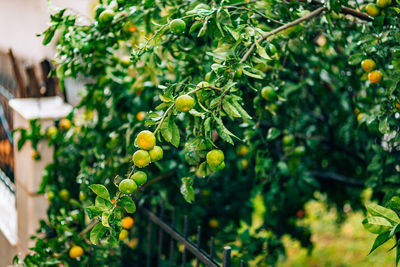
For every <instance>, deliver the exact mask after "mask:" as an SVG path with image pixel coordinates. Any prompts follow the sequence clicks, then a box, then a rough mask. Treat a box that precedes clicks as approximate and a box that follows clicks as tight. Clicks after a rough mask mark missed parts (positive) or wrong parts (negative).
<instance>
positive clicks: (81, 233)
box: [78, 219, 99, 237]
mask: <svg viewBox="0 0 400 267" xmlns="http://www.w3.org/2000/svg"><path fill="white" fill-rule="evenodd" d="M98 222H99V221H98V220H97V219H94V220H92V222H91V223H90V224H88V225H87V226H86V228H85V229H83V230H82V232H80V233H79V235H78V236H79V237H82V236H83V235H84V234H86V233H87V232H89V231H90V229H92V228H93V227H94V226H95V225H96V224H97V223H98Z"/></svg>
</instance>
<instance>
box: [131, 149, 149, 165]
mask: <svg viewBox="0 0 400 267" xmlns="http://www.w3.org/2000/svg"><path fill="white" fill-rule="evenodd" d="M132 160H133V163H134V164H135V166H136V167H139V168H144V167H146V166H147V165H149V163H150V161H151V158H150V154H149V152H147V151H146V150H138V151H136V152H135V153H134V154H133V156H132Z"/></svg>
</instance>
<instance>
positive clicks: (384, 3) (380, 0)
mask: <svg viewBox="0 0 400 267" xmlns="http://www.w3.org/2000/svg"><path fill="white" fill-rule="evenodd" d="M391 4H392V0H377V1H376V4H372V3H371V4H368V5H367V6H366V7H365V11H366V12H367V13H368V15H370V16H371V17H376V16H378V15H379V13H380V11H381V8H386V7H388V6H390V5H391Z"/></svg>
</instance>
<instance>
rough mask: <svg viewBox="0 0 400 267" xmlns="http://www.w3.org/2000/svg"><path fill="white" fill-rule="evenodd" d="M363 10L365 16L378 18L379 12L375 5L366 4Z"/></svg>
mask: <svg viewBox="0 0 400 267" xmlns="http://www.w3.org/2000/svg"><path fill="white" fill-rule="evenodd" d="M365 10H366V11H367V14H368V15H370V16H371V17H376V16H378V15H379V11H380V10H379V7H378V6H377V5H375V4H368V5H367V7H366V8H365Z"/></svg>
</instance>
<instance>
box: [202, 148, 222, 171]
mask: <svg viewBox="0 0 400 267" xmlns="http://www.w3.org/2000/svg"><path fill="white" fill-rule="evenodd" d="M206 158H207V164H208V166H210V168H212V169H213V168H214V169H216V168H217V167H218V166H219V165H220V164H221V163H223V162H224V159H225V156H224V152H222V151H221V150H219V149H213V150H211V151H210V152H208V153H207V156H206Z"/></svg>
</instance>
